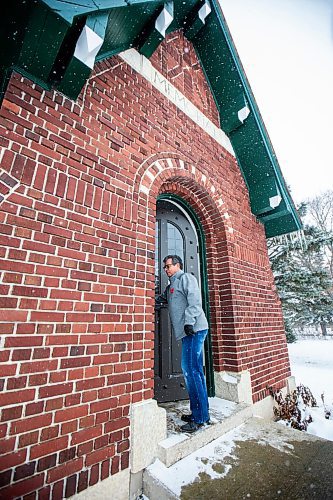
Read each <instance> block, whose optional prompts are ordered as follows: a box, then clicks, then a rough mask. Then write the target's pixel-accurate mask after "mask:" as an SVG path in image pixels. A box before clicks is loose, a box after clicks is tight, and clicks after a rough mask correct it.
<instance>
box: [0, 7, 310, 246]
mask: <svg viewBox="0 0 333 500" xmlns="http://www.w3.org/2000/svg"><path fill="white" fill-rule="evenodd" d="M7 5H8V4H7ZM1 22H2V24H3V26H2V27H1V29H0V44H1V46H2V47H6V51H5V50H2V51H1V55H0V70H1V80H0V85H1V87H0V91H1V94H2V96H3V94H4V92H5V89H6V86H7V84H8V81H9V78H10V74H11V72H12V70H16V71H18V72H20V73H22V74H25V75H27V76H28V77H29V78H31V79H32V80H33V81H35V82H37V83H39V84H40V85H42V86H43V87H45V88H55V89H58V90H59V91H61V92H63V93H64V94H65V95H67V96H69V97H70V98H72V99H76V97H77V96H78V95H79V93H80V91H81V89H82V87H83V86H84V84H85V82H86V80H87V78H88V77H89V75H90V73H91V70H92V67H93V63H94V62H95V61H97V60H102V59H105V58H107V57H111V56H113V55H115V54H118V53H120V52H122V51H124V50H126V49H128V48H136V49H137V50H139V52H141V53H142V54H144V55H145V56H146V57H150V56H151V54H152V53H153V52H154V50H155V49H156V48H157V47H158V45H159V44H160V43H161V42H162V41H163V39H164V37H165V34H166V33H170V32H172V31H175V30H178V29H183V30H184V34H185V36H186V37H187V38H188V39H189V40H190V41H191V42H192V43H193V46H194V48H195V50H196V52H197V55H198V58H199V60H200V63H201V66H202V69H203V71H204V73H205V75H206V78H207V81H208V84H209V86H210V89H211V91H212V94H213V96H214V99H215V102H216V105H217V108H218V110H219V114H220V125H221V128H222V130H223V131H224V132H225V133H226V134H227V135H228V137H229V139H230V141H231V144H232V146H233V148H234V151H235V154H236V157H237V161H238V163H239V165H240V168H241V171H242V174H243V177H244V179H245V182H246V184H247V187H248V189H249V195H250V201H251V209H252V212H253V213H254V214H255V215H256V216H257V218H258V219H259V220H260V221H261V222H263V224H264V226H265V231H266V236H267V237H272V236H277V235H280V234H285V233H289V232H292V231H297V230H300V229H301V228H302V225H301V222H300V219H299V217H298V214H297V211H296V208H295V206H294V204H293V201H292V199H291V196H290V194H289V191H288V189H287V187H286V185H285V182H284V179H283V176H282V173H281V170H280V167H279V164H278V161H277V158H276V156H275V153H274V150H273V147H272V145H271V142H270V140H269V137H268V134H267V131H266V129H265V126H264V123H263V120H262V118H261V116H260V112H259V109H258V107H257V104H256V102H255V99H254V96H253V94H252V91H251V88H250V85H249V83H248V81H247V78H246V75H245V72H244V70H243V68H242V65H241V62H240V60H239V57H238V54H237V52H236V49H235V46H234V44H233V41H232V38H231V35H230V33H229V30H228V27H227V24H226V22H225V19H224V17H223V14H222V11H221V8H220V6H219V3H218V0H210V1H208V0H201V1H197V0H187V1H186V2H184V1H183V0H174V1H173V2H171V1H161V0H150V1H149V0H148V1H141V0H123V1H121V0H119V1H116V0H80V1H78V0H66V1H63V0H12V2H10V4H9V6H6V7H5V12H4V14H3V16H2V19H1ZM88 32H89V33H88ZM84 33H88V34H87V36H88V35H89V36H91V35H92V36H93V37H95V39H94V43H96V53H94V51H93V52H92V54H90V58H89V57H88V56H87V57H86V56H85V54H83V56H82V50H81V53H79V52H78V47H79V43H78V40H79V39H80V40H81V39H82V37H83V35H84ZM89 43H90V42H89Z"/></svg>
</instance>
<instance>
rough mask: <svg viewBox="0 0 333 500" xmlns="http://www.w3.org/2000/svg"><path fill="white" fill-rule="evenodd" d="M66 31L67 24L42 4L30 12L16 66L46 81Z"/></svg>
mask: <svg viewBox="0 0 333 500" xmlns="http://www.w3.org/2000/svg"><path fill="white" fill-rule="evenodd" d="M67 29H68V25H67V23H65V22H63V20H62V19H61V18H59V17H57V16H55V15H54V13H53V12H51V11H50V10H49V9H47V8H46V7H45V6H44V5H42V4H37V5H36V7H35V8H34V9H33V10H32V11H31V15H30V18H29V20H28V24H27V26H26V30H25V34H24V38H23V47H22V50H21V53H20V55H19V58H18V61H17V65H19V66H21V67H22V68H23V69H24V70H25V71H28V72H29V73H31V74H35V75H37V76H38V77H39V78H40V79H42V80H45V81H47V80H48V79H49V77H50V73H51V70H52V67H53V61H54V59H55V58H56V56H57V54H58V52H59V50H60V47H61V44H62V42H63V40H64V37H65V35H66V32H67Z"/></svg>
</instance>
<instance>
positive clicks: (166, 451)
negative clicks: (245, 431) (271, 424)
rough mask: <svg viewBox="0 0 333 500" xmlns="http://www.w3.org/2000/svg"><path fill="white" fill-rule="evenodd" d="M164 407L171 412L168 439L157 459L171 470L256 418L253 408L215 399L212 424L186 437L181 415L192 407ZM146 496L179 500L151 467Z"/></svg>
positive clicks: (145, 481) (145, 480) (145, 477)
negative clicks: (182, 429) (201, 449)
mask: <svg viewBox="0 0 333 500" xmlns="http://www.w3.org/2000/svg"><path fill="white" fill-rule="evenodd" d="M162 406H164V408H165V409H166V411H167V420H168V437H167V438H166V439H164V440H163V441H161V442H160V443H159V445H158V457H157V458H158V460H159V461H160V462H162V464H164V466H166V467H167V468H168V467H171V466H172V465H173V464H175V463H177V462H178V461H180V460H182V459H183V458H185V457H187V456H188V455H190V454H192V453H193V452H196V451H197V450H199V449H200V448H203V447H204V446H206V445H207V444H209V443H211V442H212V441H214V440H216V439H217V438H219V437H221V436H223V435H224V434H226V433H227V432H229V431H230V430H232V429H235V428H236V427H239V426H240V425H241V424H243V423H245V422H247V421H248V420H250V419H251V418H252V417H253V409H252V408H253V407H252V406H250V405H247V404H243V403H240V404H236V403H231V402H229V401H225V400H221V399H219V398H211V399H210V415H211V424H209V425H205V426H203V427H202V428H200V429H199V430H198V431H196V432H195V433H193V434H184V433H182V432H180V429H179V428H180V426H181V425H183V424H184V422H182V421H181V419H180V416H181V414H182V413H186V412H189V409H188V405H187V404H186V403H183V402H178V403H168V404H165V405H162ZM162 464H161V465H162ZM143 493H144V494H145V495H146V496H147V497H148V498H149V499H150V500H154V499H157V498H158V499H159V500H175V499H177V498H179V497H178V496H175V494H174V493H173V492H172V491H171V490H170V489H169V488H168V486H167V484H165V483H164V482H163V481H161V478H159V477H158V476H156V474H155V473H154V468H153V467H152V468H150V467H148V468H147V469H146V470H145V471H144V474H143Z"/></svg>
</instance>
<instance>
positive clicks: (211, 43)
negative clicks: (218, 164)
mask: <svg viewBox="0 0 333 500" xmlns="http://www.w3.org/2000/svg"><path fill="white" fill-rule="evenodd" d="M211 5H212V7H213V10H214V12H215V15H214V16H208V18H207V22H206V24H205V26H204V27H203V28H202V30H200V32H199V34H198V36H196V37H194V38H193V44H194V47H195V49H196V51H197V54H198V57H199V59H200V62H201V65H202V67H203V68H204V71H205V74H206V76H207V81H208V84H209V85H210V88H211V91H212V94H213V96H214V99H215V102H216V103H217V107H218V110H219V113H220V123H221V128H222V129H223V130H224V131H225V132H226V133H227V135H228V136H229V138H230V141H231V144H232V146H233V148H234V151H235V153H236V157H237V160H238V162H239V165H240V167H241V171H242V174H243V176H244V179H245V182H246V184H247V186H248V189H249V195H250V201H251V209H252V211H253V213H254V214H255V215H257V216H259V215H261V214H262V213H265V212H268V213H271V210H272V209H271V207H270V205H269V198H270V197H271V196H275V194H280V196H281V197H282V201H281V203H280V205H279V207H277V208H276V209H275V210H274V212H275V213H278V212H279V211H281V215H282V213H283V211H284V210H285V207H287V210H288V211H289V213H290V219H291V221H293V224H291V221H289V224H288V228H287V227H286V232H290V231H298V230H300V229H301V228H302V224H301V221H300V218H299V216H298V214H297V210H296V208H295V206H294V204H293V202H292V199H291V197H290V194H289V191H288V189H287V187H286V184H285V182H284V179H283V176H282V173H281V170H280V167H279V165H278V162H277V159H276V155H275V153H274V150H273V147H272V145H271V142H270V140H269V137H268V134H267V131H266V128H265V126H264V123H263V120H262V118H261V115H260V112H259V109H258V106H257V104H256V101H255V99H254V96H253V94H252V90H251V88H250V85H249V83H248V81H247V78H246V75H245V72H244V69H243V67H242V65H241V62H240V60H239V57H238V54H237V51H236V48H235V46H234V44H233V41H232V38H231V35H230V33H229V30H228V27H227V25H226V22H225V19H224V17H223V14H222V12H221V9H220V6H219V4H218V2H217V1H216V0H211ZM242 99H243V100H244V101H245V102H246V104H247V106H248V108H249V109H250V111H251V112H250V115H249V116H248V117H247V118H246V119H245V121H244V122H243V123H242V124H238V123H237V117H236V116H235V115H236V114H237V112H238V110H239V109H240V107H239V106H240V105H241V102H242ZM268 179H270V180H268ZM275 186H276V187H277V190H278V193H275V194H274V188H275ZM271 231H272V229H271V230H270V232H271ZM279 231H281V228H279Z"/></svg>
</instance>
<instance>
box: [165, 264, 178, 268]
mask: <svg viewBox="0 0 333 500" xmlns="http://www.w3.org/2000/svg"><path fill="white" fill-rule="evenodd" d="M175 265H176V264H166V265H165V266H163V269H170V267H171V266H175Z"/></svg>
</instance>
